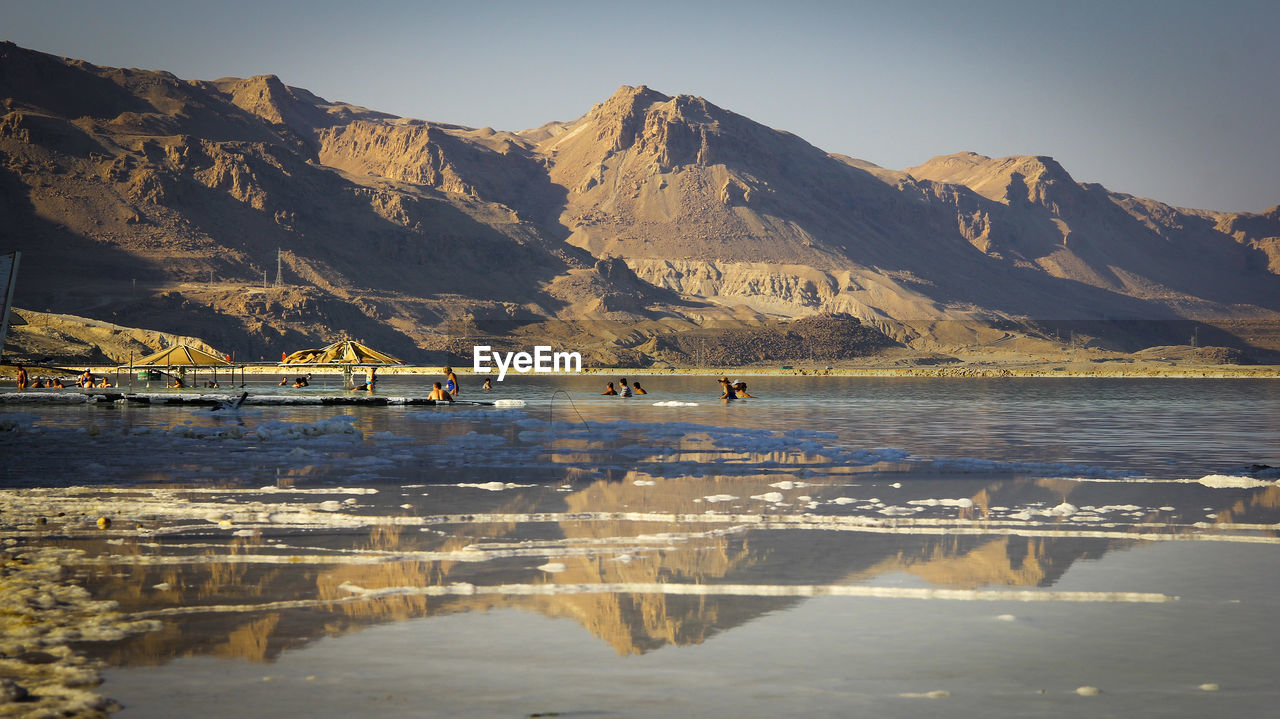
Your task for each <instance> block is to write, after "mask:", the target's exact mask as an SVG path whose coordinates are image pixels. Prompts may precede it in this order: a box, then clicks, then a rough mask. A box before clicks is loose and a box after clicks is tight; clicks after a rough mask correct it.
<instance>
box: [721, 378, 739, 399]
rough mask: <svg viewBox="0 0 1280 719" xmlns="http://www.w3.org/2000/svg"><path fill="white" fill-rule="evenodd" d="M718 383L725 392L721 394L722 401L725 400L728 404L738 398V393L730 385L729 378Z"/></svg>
mask: <svg viewBox="0 0 1280 719" xmlns="http://www.w3.org/2000/svg"><path fill="white" fill-rule="evenodd" d="M717 381H718V382H720V389H722V390H724V391H723V392H722V393H721V394H720V399H722V400H724V401H725V403H726V404H728V403H729V402H732V401H733V400H736V399H737V398H738V393H737V392H736V391H735V390H734V389H733V385H731V384H729V378H728V377H721V378H720V379H719V380H717Z"/></svg>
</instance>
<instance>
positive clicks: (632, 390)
mask: <svg viewBox="0 0 1280 719" xmlns="http://www.w3.org/2000/svg"><path fill="white" fill-rule="evenodd" d="M600 394H601V395H608V396H612V395H617V396H619V397H631V396H633V395H642V394H649V393H648V392H646V391H645V389H644V387H641V386H640V383H639V382H632V383H631V384H627V378H626V377H623V378H622V379H620V380H618V388H617V389H614V387H613V383H612V382H609V383H608V384H607V385H605V388H604V391H603V392H601V393H600Z"/></svg>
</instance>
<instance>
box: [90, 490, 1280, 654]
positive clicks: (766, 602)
mask: <svg viewBox="0 0 1280 719" xmlns="http://www.w3.org/2000/svg"><path fill="white" fill-rule="evenodd" d="M777 479H778V476H777V475H771V476H768V477H730V478H725V477H721V478H699V479H694V478H678V479H660V478H649V477H647V476H645V475H633V476H630V477H628V478H627V479H626V480H624V481H598V482H595V483H593V484H590V485H588V486H586V487H584V488H582V489H579V490H577V491H573V492H571V493H566V494H563V495H559V499H561V500H562V502H563V503H562V504H560V506H557V507H552V506H549V505H548V501H549V500H548V499H547V497H548V496H549V495H548V493H547V492H546V491H544V488H536V489H530V490H526V491H524V493H521V492H520V491H519V490H512V491H510V492H508V493H507V495H506V497H505V501H504V503H503V504H501V506H499V507H497V508H495V509H494V510H492V511H490V512H488V513H487V514H484V515H475V517H474V518H473V520H472V521H460V522H458V523H455V524H450V525H440V526H439V527H438V530H439V531H420V530H419V528H417V527H404V528H402V527H395V526H379V527H376V528H374V529H373V530H372V531H371V532H367V533H366V534H363V535H361V538H358V539H354V540H353V538H352V536H351V535H349V534H348V535H342V534H334V535H329V536H326V537H321V538H315V537H308V538H305V539H301V540H300V539H296V538H295V539H291V540H290V541H293V542H298V541H302V542H316V543H319V542H324V543H327V544H328V545H330V546H331V547H332V548H345V549H350V548H352V547H354V548H356V549H357V550H360V551H362V552H386V553H397V552H399V553H408V552H422V551H434V552H448V551H457V550H463V549H465V548H467V547H471V546H474V545H482V546H502V547H508V546H509V547H513V548H515V549H516V550H521V548H523V550H529V551H523V550H521V551H515V552H514V553H513V554H512V556H497V557H496V558H493V559H490V560H488V561H478V562H477V561H455V560H434V559H433V560H424V559H416V558H410V559H403V560H399V559H391V560H389V561H379V562H376V563H365V564H355V563H347V564H326V563H319V562H303V563H297V564H289V563H285V564H234V563H226V562H218V561H212V562H209V563H200V564H178V565H166V566H149V565H146V564H138V565H125V566H123V567H122V566H116V565H114V564H112V563H111V562H110V561H108V560H104V561H103V562H101V563H100V564H93V565H89V566H88V567H85V568H84V569H83V576H82V578H81V580H82V581H83V582H84V583H85V584H86V585H87V586H89V587H90V588H91V589H92V591H93V592H94V594H95V595H97V596H100V597H103V598H109V599H113V600H115V601H117V602H119V603H120V607H121V609H122V610H124V611H131V612H132V611H143V610H147V609H152V608H155V607H157V606H197V605H200V606H205V605H232V604H243V605H254V604H259V605H267V604H269V603H271V602H278V601H280V600H316V601H315V602H314V603H313V604H312V605H310V606H304V607H300V608H281V609H267V610H264V611H254V612H249V613H244V612H221V613H195V614H191V615H186V616H183V617H180V618H178V619H170V620H166V622H165V628H164V629H163V630H161V631H159V632H154V633H151V634H147V635H142V636H139V637H136V638H133V639H129V640H126V641H124V642H121V643H118V644H115V645H111V646H106V647H97V648H92V649H93V651H95V652H102V653H104V654H105V657H106V658H107V659H108V661H110V662H111V663H113V664H122V665H134V664H148V663H159V662H164V661H167V660H168V659H170V658H173V657H177V656H185V655H194V654H213V655H217V656H227V657H240V658H245V659H249V660H253V661H269V660H271V659H272V658H273V657H274V656H276V655H277V654H278V653H279V652H281V651H282V650H284V649H288V648H291V647H297V646H301V645H303V644H305V643H307V642H310V641H312V640H314V639H316V638H319V637H323V636H334V635H340V634H343V633H346V632H350V631H355V630H358V629H360V628H361V627H364V626H368V625H371V624H379V623H385V622H395V621H404V620H408V619H414V618H420V617H430V616H437V615H443V614H450V613H457V612H474V611H487V610H489V609H495V608H516V609H522V610H527V611H533V612H538V613H540V614H543V615H546V616H549V617H557V618H568V619H572V620H574V621H576V622H578V623H579V624H581V625H582V626H583V627H584V628H586V629H587V630H588V631H590V632H591V633H592V634H594V635H595V636H597V637H599V638H601V639H602V640H604V641H606V642H608V643H609V644H610V645H611V646H612V647H614V649H615V650H617V651H618V652H619V653H620V654H624V655H625V654H642V653H645V652H650V651H653V650H656V649H659V648H661V647H664V646H667V645H675V646H682V645H689V644H698V643H701V642H704V641H706V640H707V639H709V638H711V637H713V636H714V635H716V634H717V633H720V632H725V631H728V630H730V629H732V628H734V627H737V626H741V625H742V624H745V623H747V622H750V621H752V620H754V619H756V618H758V617H760V616H762V615H764V614H767V613H770V612H775V611H780V610H785V609H786V608H788V607H790V606H792V605H794V604H795V603H797V602H799V601H802V600H801V599H799V598H794V597H776V596H725V595H717V594H714V593H712V594H709V595H702V596H673V595H667V594H652V593H643V592H630V591H620V592H609V593H590V594H554V593H551V594H539V595H527V594H504V593H493V594H476V595H463V596H458V595H446V596H427V595H424V594H413V593H401V594H392V595H389V596H375V597H370V598H366V599H359V601H351V600H352V593H351V589H350V587H351V586H352V585H355V586H357V587H362V588H365V589H374V590H376V589H383V588H395V587H441V586H447V585H450V584H453V583H455V582H467V583H471V584H474V585H477V586H491V585H545V584H561V585H576V584H583V585H588V584H590V585H598V584H616V585H643V584H652V583H678V584H704V585H716V584H733V585H766V586H768V585H788V584H809V585H825V584H859V583H869V582H875V581H876V580H877V579H882V578H886V577H892V576H893V575H904V574H905V575H912V576H914V577H916V578H918V580H911V581H920V580H922V581H923V582H926V583H928V584H929V585H931V586H937V587H947V588H958V589H970V588H979V587H1049V586H1052V585H1053V584H1054V583H1055V582H1056V581H1057V580H1058V579H1059V578H1060V577H1061V576H1062V575H1063V574H1064V573H1065V572H1066V571H1067V570H1068V569H1069V568H1070V567H1071V566H1072V564H1073V563H1074V562H1076V561H1077V560H1080V559H1092V558H1097V557H1100V556H1102V555H1103V554H1104V553H1106V552H1108V551H1110V550H1113V549H1118V548H1125V547H1128V546H1131V545H1133V544H1134V543H1135V542H1139V541H1141V540H1140V539H1139V536H1138V535H1141V534H1143V533H1146V532H1160V533H1192V532H1197V531H1203V530H1202V528H1196V527H1193V526H1192V524H1193V523H1194V522H1199V521H1209V520H1208V518H1207V516H1206V515H1209V514H1213V515H1214V516H1215V517H1216V521H1218V522H1234V523H1260V524H1269V523H1274V522H1276V521H1277V515H1278V514H1280V487H1276V486H1269V487H1260V488H1256V489H1247V490H1244V489H1241V490H1230V491H1223V490H1215V489H1210V488H1207V487H1202V486H1199V485H1143V484H1129V483H1111V484H1101V483H1088V482H1074V481H1062V480H993V481H986V480H975V479H964V478H962V479H954V478H952V479H940V480H936V481H929V480H923V481H911V482H907V483H903V484H902V485H901V487H898V488H890V487H889V486H887V485H886V484H883V483H881V484H869V482H870V481H872V479H871V478H868V480H867V481H868V483H864V484H863V485H862V486H859V485H858V484H852V485H848V484H843V483H842V484H818V485H810V486H808V487H806V488H805V489H804V491H805V492H807V493H808V495H807V496H809V497H810V498H811V501H813V502H815V503H817V504H818V506H817V507H816V508H813V509H812V510H811V514H813V515H814V516H818V517H821V516H823V514H824V513H834V512H837V511H841V510H840V507H841V506H842V505H838V504H832V503H829V502H827V500H829V499H830V498H834V497H843V496H850V495H856V496H859V497H862V498H887V496H888V494H889V493H892V496H893V502H894V503H895V504H898V505H903V504H907V503H909V502H910V501H912V500H928V499H929V498H937V497H947V498H952V499H959V498H966V499H969V500H971V502H972V506H971V507H970V506H965V507H959V508H957V507H954V506H951V507H942V508H937V509H934V510H932V512H933V514H932V515H931V516H937V517H951V518H953V519H954V518H960V519H971V520H982V519H983V518H984V517H987V516H991V513H992V512H993V511H994V510H995V508H1009V507H1027V506H1033V507H1053V506H1055V505H1058V504H1059V503H1061V502H1065V501H1069V502H1072V503H1073V504H1076V505H1080V506H1094V507H1102V506H1104V505H1125V507H1124V512H1123V515H1124V516H1123V517H1121V518H1120V519H1119V521H1110V522H1108V523H1106V526H1108V527H1110V532H1111V535H1110V536H1106V537H1096V536H1070V534H1071V532H1070V531H1064V532H1061V533H1060V534H1059V535H1055V536H1027V535H1028V534H1034V533H1031V532H1025V533H1020V532H1018V531H1017V530H1016V528H1015V529H1014V530H1009V529H1008V527H1007V526H1006V525H1005V524H1000V523H992V526H991V529H990V533H974V534H957V533H953V532H948V531H946V530H945V529H941V530H938V531H931V532H928V533H909V532H907V531H905V530H904V531H902V532H898V531H892V530H890V531H883V532H861V531H836V530H832V529H829V528H821V525H820V524H818V525H815V526H816V527H817V528H802V527H787V528H775V527H752V526H751V525H731V524H726V523H724V522H717V521H704V520H701V519H699V515H701V514H702V513H703V512H705V511H706V510H707V508H708V503H707V499H706V498H708V497H711V496H717V495H719V496H734V497H739V498H744V499H745V498H747V497H751V496H753V495H758V494H760V493H762V492H765V491H768V484H769V483H770V482H776V481H777ZM636 480H639V482H640V483H639V484H637V482H636ZM649 482H652V484H649ZM550 496H552V497H553V499H555V498H556V497H555V495H550ZM749 504H751V506H754V507H756V509H757V510H759V509H761V508H763V507H762V505H760V503H758V502H756V503H749ZM1209 507H1213V508H1214V509H1213V510H1211V511H1206V508H1209ZM547 511H553V512H559V513H561V514H560V515H558V516H560V517H562V518H561V519H560V520H559V521H555V522H518V521H492V520H491V517H492V516H493V515H530V514H532V513H535V512H547ZM768 511H770V512H796V511H801V509H799V508H795V507H777V506H775V507H773V508H770V509H769V510H768ZM613 512H625V513H629V514H628V515H627V516H635V515H637V514H639V515H645V516H653V515H657V514H668V515H678V516H679V519H678V520H677V521H672V522H670V523H657V522H653V521H636V520H634V519H627V518H617V519H614V518H600V516H601V515H602V514H606V513H613ZM579 513H583V514H582V515H580V514H579ZM587 513H589V514H590V517H586V518H576V517H579V516H584V515H585V514H587ZM845 514H847V512H846V513H845ZM1139 514H1140V515H1141V516H1136V515H1139ZM903 526H904V527H916V526H920V525H916V524H909V523H907V524H904V525H903ZM1058 526H1065V525H1064V523H1063V522H1062V520H1061V519H1060V518H1058V519H1054V518H1044V519H1043V520H1042V523H1041V524H1039V525H1038V527H1039V530H1038V531H1041V532H1043V530H1045V529H1049V530H1052V529H1053V528H1054V527H1058ZM1071 526H1079V525H1071ZM434 529H437V528H433V530H434ZM1117 531H1118V532H1121V533H1122V534H1121V535H1120V536H1115V535H1114V532H1117ZM1001 532H1005V533H1003V534H1002V533H1001ZM1124 534H1128V535H1132V538H1129V537H1127V536H1124ZM1271 534H1272V535H1274V534H1275V532H1274V531H1272V532H1271ZM273 541H275V540H274V539H273V538H271V537H270V536H269V537H267V538H266V539H263V538H243V539H237V540H236V543H235V544H234V545H233V547H232V548H231V550H230V553H232V554H236V553H254V552H258V551H264V547H265V546H266V545H269V544H270V543H271V542H273ZM80 546H81V547H82V548H86V549H88V550H89V551H90V553H91V554H92V553H94V552H96V551H98V550H102V551H103V553H104V554H128V553H129V552H138V553H148V552H154V551H156V550H154V549H149V548H146V547H143V546H141V545H135V544H128V543H126V544H125V545H123V546H113V547H106V546H90V547H85V546H84V545H80ZM541 548H545V549H546V551H547V553H548V555H554V562H555V563H558V564H561V565H563V569H562V570H561V571H557V572H554V573H551V572H548V571H545V570H544V569H541V568H539V565H542V564H544V562H547V561H548V560H547V559H546V558H544V557H540V556H539V555H538V552H539V551H541ZM565 550H582V551H580V552H579V553H576V554H575V553H573V551H565ZM168 551H170V552H171V553H172V552H173V551H174V550H173V548H170V549H168ZM195 551H204V552H205V553H207V554H208V555H210V556H211V557H214V558H215V559H216V557H217V556H219V555H220V554H227V550H226V549H209V550H195ZM557 552H559V554H557ZM1123 589H1124V590H1126V591H1132V590H1138V589H1141V588H1140V587H1125V588H1123ZM331 602H332V603H331Z"/></svg>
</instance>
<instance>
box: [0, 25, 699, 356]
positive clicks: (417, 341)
mask: <svg viewBox="0 0 1280 719" xmlns="http://www.w3.org/2000/svg"><path fill="white" fill-rule="evenodd" d="M0 96H3V97H4V98H5V99H4V108H3V109H4V115H3V117H2V118H0V153H2V154H0V157H2V158H3V163H2V164H0V192H2V193H3V194H2V200H0V227H3V228H4V230H3V238H4V245H5V247H6V248H9V247H12V248H13V249H18V250H21V251H22V252H23V261H22V266H21V270H22V273H21V277H20V278H19V285H18V295H17V297H16V303H17V304H18V305H19V306H26V307H31V308H35V309H49V310H54V311H65V312H76V313H79V314H82V315H96V316H109V317H110V318H111V319H112V321H114V322H120V323H124V324H130V325H135V326H152V327H164V328H170V327H171V328H174V329H175V330H179V331H183V332H187V333H191V334H199V335H200V336H202V337H206V338H207V339H209V341H210V342H214V343H221V345H222V346H227V349H228V350H239V352H240V354H241V355H243V356H251V355H261V356H268V357H269V356H274V354H275V353H276V352H279V351H282V350H286V349H296V348H297V345H298V344H303V345H305V344H308V343H310V344H314V343H316V342H324V341H327V340H329V339H332V338H333V337H334V336H335V335H336V334H341V333H350V334H352V335H354V336H356V337H359V338H363V339H366V340H367V341H369V342H371V343H373V344H375V345H378V346H381V347H383V348H384V349H386V351H389V352H393V353H403V354H405V355H408V356H410V357H414V356H415V355H418V356H419V357H420V356H421V355H420V351H421V350H422V349H431V348H439V347H442V346H444V344H445V343H447V341H448V335H449V330H448V329H441V328H442V327H447V326H448V325H449V324H450V323H463V324H467V325H474V324H475V323H476V322H477V321H486V320H489V321H495V322H500V323H502V322H505V323H510V324H513V325H515V324H519V323H523V322H530V321H537V320H541V319H546V318H550V317H556V316H560V315H568V316H569V317H573V316H574V311H573V305H574V304H575V303H576V302H582V301H586V302H587V303H588V304H594V303H598V302H599V301H600V299H601V295H610V294H620V295H622V296H626V297H628V298H629V302H628V303H627V304H629V306H631V307H633V308H635V309H636V310H638V311H639V312H641V313H644V312H648V311H649V309H648V308H649V307H650V305H655V304H660V303H661V301H663V300H666V299H674V298H673V297H672V296H671V295H670V293H663V292H661V291H659V290H657V289H656V288H652V287H650V286H648V285H645V286H643V287H639V288H637V286H636V285H634V283H633V284H632V285H631V286H628V287H625V288H615V287H613V286H612V284H613V283H609V282H605V285H606V287H605V289H604V290H602V292H601V293H598V294H597V295H596V296H592V297H589V298H581V297H572V296H569V297H561V296H557V294H556V292H555V291H554V290H555V287H556V286H557V285H556V282H557V278H563V277H566V276H567V275H569V273H574V274H577V275H582V274H586V275H591V274H593V273H595V264H596V261H595V258H593V257H591V256H590V255H588V254H586V253H585V252H582V251H581V250H578V249H577V248H574V247H571V246H568V245H565V244H564V243H563V242H559V241H558V240H556V239H555V238H554V236H553V235H551V234H548V233H547V232H546V231H545V230H544V229H542V228H541V227H540V226H539V225H538V223H537V221H536V220H537V216H538V214H539V212H540V210H539V208H542V207H553V206H554V192H555V189H554V188H553V187H552V186H551V185H550V184H549V182H548V181H547V180H546V177H545V174H544V173H540V172H538V171H537V169H538V168H537V165H536V163H535V161H533V160H531V159H530V158H529V157H528V156H527V155H524V154H521V152H520V150H519V148H514V150H515V152H512V151H511V150H512V148H513V147H514V146H512V145H511V144H510V143H505V144H504V142H503V141H501V140H493V139H491V138H489V137H486V136H484V135H485V133H480V132H473V131H467V130H464V129H460V128H445V127H444V126H438V125H431V124H428V123H421V122H416V121H404V120H400V119H399V118H394V117H392V116H389V115H385V114H381V113H375V112H371V111H368V110H365V109H363V108H357V107H353V106H348V105H343V104H341V103H329V102H326V101H323V100H321V99H320V98H317V97H316V96H314V95H312V94H310V93H308V92H306V91H304V90H300V89H297V88H288V87H286V86H284V85H283V84H282V83H280V81H279V80H278V79H277V78H274V77H271V76H263V77H257V78H250V79H248V80H235V79H224V80H219V81H216V82H198V81H192V82H188V81H183V80H179V79H178V78H175V77H173V76H172V75H170V74H168V73H163V72H150V71H141V70H121V69H113V68H99V67H95V66H93V65H89V64H87V63H82V62H77V61H67V60H63V59H61V58H55V57H52V56H49V55H44V54H41V53H36V52H32V51H28V50H23V49H21V48H18V47H16V46H14V45H12V44H10V43H5V44H3V45H0ZM488 134H490V135H492V134H493V133H488ZM357 142H365V143H367V144H366V148H365V151H364V152H363V153H362V154H361V153H357V152H356V151H354V150H353V147H354V144H355V143H357ZM379 144H382V145H385V146H382V147H377V146H378V145H379ZM370 146H374V147H373V149H369V148H370ZM504 150H505V151H504ZM324 161H328V162H329V163H331V166H326V165H325V164H324ZM539 193H541V194H539ZM503 200H506V201H508V202H510V203H511V204H512V205H514V206H520V203H521V202H525V203H527V204H528V207H529V208H530V209H528V211H527V213H526V214H527V215H528V217H530V218H532V219H526V216H522V215H521V214H518V213H517V212H516V211H515V210H514V209H512V207H511V206H507V205H505V204H502V201H503ZM542 214H543V215H545V214H546V213H545V212H542ZM278 258H279V259H280V260H281V262H282V264H283V273H282V274H283V280H284V285H285V286H284V287H279V288H277V287H274V286H271V287H265V286H264V285H274V280H275V278H276V276H277V271H278V263H277V260H278ZM637 292H639V294H638V295H637ZM657 312H658V314H659V315H661V314H662V312H661V311H660V310H658V311H657ZM613 318H614V319H627V318H628V316H626V315H621V316H618V315H616V314H615V316H614V317H613Z"/></svg>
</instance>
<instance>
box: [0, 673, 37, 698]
mask: <svg viewBox="0 0 1280 719" xmlns="http://www.w3.org/2000/svg"><path fill="white" fill-rule="evenodd" d="M30 698H31V694H30V693H29V692H27V688H26V687H24V686H22V685H21V684H19V683H17V682H15V681H14V680H12V679H9V678H4V679H0V704H8V703H10V702H25V701H27V700H28V699H30Z"/></svg>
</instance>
